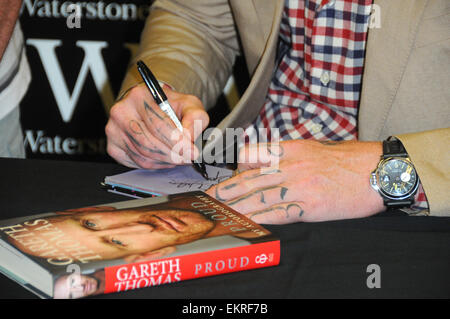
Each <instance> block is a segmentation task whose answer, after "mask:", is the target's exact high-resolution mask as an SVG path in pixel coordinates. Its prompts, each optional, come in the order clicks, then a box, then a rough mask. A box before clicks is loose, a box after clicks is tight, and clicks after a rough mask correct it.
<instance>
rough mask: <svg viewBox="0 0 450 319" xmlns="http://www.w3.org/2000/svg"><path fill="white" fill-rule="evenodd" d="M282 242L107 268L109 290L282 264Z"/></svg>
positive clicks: (106, 288)
mask: <svg viewBox="0 0 450 319" xmlns="http://www.w3.org/2000/svg"><path fill="white" fill-rule="evenodd" d="M279 261H280V242H279V240H276V241H269V242H264V243H259V244H252V245H248V246H241V247H235V248H227V249H221V250H214V251H209V252H202V253H196V254H191V255H184V256H176V257H172V258H165V259H159V260H155V261H144V262H137V263H130V264H126V265H120V266H112V267H107V268H105V280H106V283H105V293H113V292H121V291H127V290H132V289H138V288H145V287H151V286H157V285H161V284H167V283H172V282H178V281H183V280H188V279H194V278H200V277H207V276H214V275H220V274H225V273H230V272H237V271H244V270H249V269H255V268H263V267H269V266H275V265H278V264H279Z"/></svg>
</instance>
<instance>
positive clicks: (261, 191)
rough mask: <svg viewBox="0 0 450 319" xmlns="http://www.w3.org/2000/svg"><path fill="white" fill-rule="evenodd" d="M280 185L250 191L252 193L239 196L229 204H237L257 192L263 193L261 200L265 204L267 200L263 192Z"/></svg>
mask: <svg viewBox="0 0 450 319" xmlns="http://www.w3.org/2000/svg"><path fill="white" fill-rule="evenodd" d="M278 187H280V186H269V187H265V188H262V189H258V190H257V191H254V192H253V193H250V194H247V195H245V196H242V197H239V198H237V199H235V200H232V201H231V202H228V203H227V204H228V205H229V206H232V205H236V204H237V203H239V202H242V201H243V200H246V199H248V198H250V197H252V196H254V195H257V194H261V197H260V202H261V203H264V204H265V203H266V202H265V199H264V194H263V192H265V191H267V190H271V189H275V188H278Z"/></svg>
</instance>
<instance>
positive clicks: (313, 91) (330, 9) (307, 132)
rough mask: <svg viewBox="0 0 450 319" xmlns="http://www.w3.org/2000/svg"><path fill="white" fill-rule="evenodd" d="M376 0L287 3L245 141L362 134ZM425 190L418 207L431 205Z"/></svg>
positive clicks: (290, 0) (418, 198) (298, 0)
mask: <svg viewBox="0 0 450 319" xmlns="http://www.w3.org/2000/svg"><path fill="white" fill-rule="evenodd" d="M372 1H373V0H286V1H285V9H284V12H283V17H282V21H281V26H280V44H279V49H278V58H277V59H278V60H277V65H278V67H277V69H276V70H275V73H274V76H273V79H272V82H271V84H270V86H269V91H268V94H267V98H266V101H265V103H264V105H263V107H262V109H261V111H260V114H259V115H258V117H257V118H256V120H255V121H254V123H253V125H251V126H250V127H248V128H247V129H246V134H245V142H246V143H257V142H267V141H271V140H272V141H273V140H274V139H278V140H291V139H315V140H334V141H341V140H355V139H357V138H358V136H357V113H358V105H359V99H360V92H361V80H362V73H363V66H364V55H365V47H366V38H367V31H368V27H369V20H370V13H371V10H372ZM274 128H276V129H274ZM420 190H421V191H419V192H418V194H417V196H416V205H415V206H417V207H424V208H427V207H428V205H427V202H426V197H425V194H424V192H423V190H422V188H421V187H420Z"/></svg>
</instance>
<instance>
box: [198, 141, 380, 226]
mask: <svg viewBox="0 0 450 319" xmlns="http://www.w3.org/2000/svg"><path fill="white" fill-rule="evenodd" d="M381 154H382V146H381V143H379V142H353V141H351V142H350V141H348V142H317V141H309V140H294V141H285V142H280V143H278V144H254V145H247V146H245V147H244V148H243V149H242V150H241V152H240V153H239V167H238V169H239V171H240V172H241V173H240V174H238V175H236V176H234V177H232V178H230V179H228V180H226V181H225V182H222V183H220V184H218V185H216V186H213V187H212V188H210V189H209V190H208V191H207V193H208V194H209V195H211V196H213V197H215V198H216V199H218V200H220V201H222V202H224V203H225V204H227V205H229V206H230V207H232V208H234V209H235V210H237V211H238V212H241V213H243V214H245V215H247V217H249V218H251V219H252V220H254V221H256V222H258V223H262V224H287V223H294V222H300V221H304V222H318V221H326V220H337V219H347V218H360V217H366V216H370V215H373V214H375V213H377V212H380V211H382V210H383V209H384V205H383V200H382V199H381V196H380V195H379V194H377V193H376V192H375V191H374V190H373V189H372V188H371V186H370V183H369V178H370V173H371V172H372V171H373V170H374V169H375V167H376V166H377V164H378V161H379V159H380V156H381ZM255 158H256V159H257V160H256V161H253V162H250V161H249V160H248V159H255ZM264 163H266V164H264ZM267 163H269V164H267ZM274 163H275V165H274Z"/></svg>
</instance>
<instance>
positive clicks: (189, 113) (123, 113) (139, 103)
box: [105, 84, 209, 169]
mask: <svg viewBox="0 0 450 319" xmlns="http://www.w3.org/2000/svg"><path fill="white" fill-rule="evenodd" d="M163 90H164V92H165V93H166V95H167V98H168V101H169V103H170V104H171V106H172V108H173V109H174V111H175V114H176V115H177V117H178V118H179V119H181V124H182V125H183V128H184V129H183V133H181V132H180V131H179V130H178V129H177V128H176V126H175V124H174V123H173V122H172V120H171V119H170V118H169V117H168V116H167V115H166V114H165V113H164V112H163V111H162V110H161V109H160V108H159V106H158V105H157V104H156V103H155V101H154V100H153V98H152V96H151V94H150V92H149V90H148V89H147V87H146V86H145V84H139V85H137V86H136V87H134V88H132V89H131V90H130V91H129V92H128V93H127V94H126V95H125V97H124V98H122V99H121V100H120V101H118V102H117V103H116V104H115V105H114V106H113V107H112V108H111V112H110V117H109V120H108V123H107V124H106V127H105V132H106V137H107V152H108V154H109V155H110V156H111V157H112V158H114V159H115V160H116V161H117V162H119V163H121V164H123V165H125V166H128V167H134V168H146V169H161V168H171V167H174V166H175V165H183V164H189V163H191V161H192V160H194V159H196V158H197V157H198V156H199V150H198V149H197V147H196V146H195V145H194V141H195V139H196V138H197V137H198V135H199V134H200V133H201V132H202V131H203V130H204V129H205V128H206V127H207V125H208V123H209V116H208V114H207V113H206V111H205V109H204V107H203V104H202V102H201V101H200V100H199V99H198V98H197V97H195V96H193V95H188V94H182V93H178V92H175V91H173V90H171V89H170V88H169V87H167V86H164V87H163ZM194 122H195V124H196V125H197V126H201V130H200V129H198V128H197V127H196V129H195V130H194ZM197 123H199V124H200V125H199V124H197Z"/></svg>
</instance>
